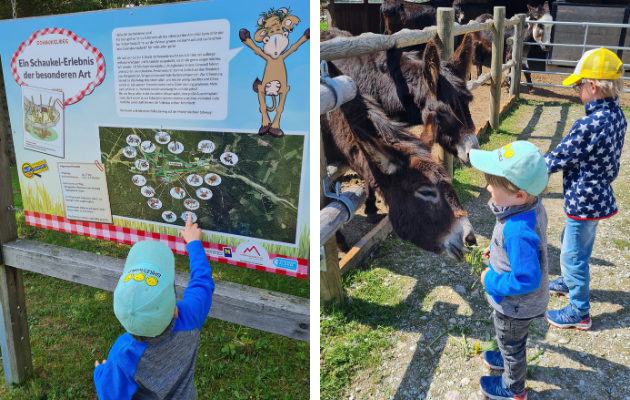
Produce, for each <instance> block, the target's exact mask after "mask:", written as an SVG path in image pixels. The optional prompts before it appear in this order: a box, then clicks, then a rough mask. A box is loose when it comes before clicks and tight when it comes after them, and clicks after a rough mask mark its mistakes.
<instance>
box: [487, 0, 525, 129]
mask: <svg viewBox="0 0 630 400" xmlns="http://www.w3.org/2000/svg"><path fill="white" fill-rule="evenodd" d="M504 32H505V7H494V26H493V27H492V65H491V66H490V76H491V77H492V80H491V81H490V118H489V119H488V121H489V122H490V127H491V128H492V129H498V128H499V112H500V108H501V81H502V80H503V68H502V67H503V33H504ZM519 81H520V76H519Z"/></svg>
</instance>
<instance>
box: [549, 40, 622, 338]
mask: <svg viewBox="0 0 630 400" xmlns="http://www.w3.org/2000/svg"><path fill="white" fill-rule="evenodd" d="M622 75H623V63H622V62H621V60H620V59H619V57H617V55H616V54H615V53H613V52H612V51H610V50H607V49H604V48H599V49H595V50H591V51H587V52H586V53H584V55H583V56H582V58H581V59H580V61H579V63H578V65H577V67H576V68H575V71H574V73H573V74H572V75H571V76H569V77H568V78H567V79H565V80H564V82H562V84H563V85H565V86H573V87H574V88H575V89H576V90H578V93H579V95H580V100H582V103H584V104H585V106H586V108H585V111H586V116H585V117H582V118H580V119H578V120H577V121H576V122H575V124H573V126H572V127H571V131H569V134H568V135H567V136H566V137H565V138H564V139H562V142H560V144H558V146H557V147H556V148H555V149H554V150H553V151H552V152H551V153H549V154H547V155H545V161H546V162H547V168H548V170H549V173H550V174H552V173H554V172H558V171H562V172H563V189H564V211H565V213H566V214H567V222H566V225H565V227H564V230H563V232H562V239H561V241H562V245H561V250H560V252H561V253H560V268H561V273H562V276H560V278H558V279H556V280H554V281H551V282H549V291H550V292H551V293H555V294H561V295H564V296H568V297H569V298H570V299H569V305H568V306H566V307H565V308H563V309H560V310H554V311H548V312H547V313H546V315H545V316H546V318H547V322H549V324H551V325H552V326H555V327H557V328H572V327H573V328H577V329H581V330H588V329H590V328H591V326H592V321H591V316H590V312H589V310H590V308H591V305H590V303H589V281H590V277H589V265H588V259H589V258H590V256H591V252H592V251H593V244H594V243H595V230H596V229H597V224H598V223H599V221H600V220H601V219H604V218H610V217H612V216H613V215H615V214H616V213H617V204H616V202H615V195H614V193H613V189H612V187H611V186H610V184H611V183H612V181H614V180H615V178H617V175H618V174H619V160H620V158H621V149H622V148H623V142H624V138H625V135H626V127H627V123H626V117H625V116H624V114H623V111H622V110H621V108H620V107H619V96H620V95H621V91H622V90H623V83H622V81H621V76H622Z"/></svg>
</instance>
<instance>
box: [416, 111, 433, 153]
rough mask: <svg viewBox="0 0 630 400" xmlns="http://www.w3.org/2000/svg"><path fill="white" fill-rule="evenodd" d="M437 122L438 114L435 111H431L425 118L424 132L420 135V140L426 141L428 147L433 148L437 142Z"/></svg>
mask: <svg viewBox="0 0 630 400" xmlns="http://www.w3.org/2000/svg"><path fill="white" fill-rule="evenodd" d="M436 123H437V114H436V113H435V111H431V112H429V114H428V115H427V117H426V118H425V121H424V124H423V129H422V134H421V135H420V140H421V141H422V143H424V144H425V145H426V146H427V148H428V149H431V148H432V147H433V145H434V144H435V136H436V135H435V133H436V131H437V129H436V126H435V125H436Z"/></svg>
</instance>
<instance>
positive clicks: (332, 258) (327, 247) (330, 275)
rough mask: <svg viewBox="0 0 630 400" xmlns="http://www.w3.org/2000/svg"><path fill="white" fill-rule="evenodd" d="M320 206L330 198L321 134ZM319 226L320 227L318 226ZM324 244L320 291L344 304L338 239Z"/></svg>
mask: <svg viewBox="0 0 630 400" xmlns="http://www.w3.org/2000/svg"><path fill="white" fill-rule="evenodd" d="M319 152H320V153H319V154H320V162H319V178H320V179H319V181H320V192H319V208H320V209H322V208H324V207H326V205H327V204H328V198H327V197H326V196H324V189H323V184H322V179H324V178H325V177H326V176H327V172H326V163H325V162H324V142H323V140H322V137H321V133H320V136H319ZM318 228H319V227H318ZM319 245H320V246H324V256H325V257H326V271H320V273H319V279H320V283H319V292H320V297H321V300H322V302H324V303H326V302H334V303H335V304H337V305H339V304H343V299H344V293H343V287H342V286H341V270H340V269H339V256H338V252H337V240H336V239H335V237H334V236H333V237H331V238H330V239H329V240H328V241H327V242H326V243H320V244H319Z"/></svg>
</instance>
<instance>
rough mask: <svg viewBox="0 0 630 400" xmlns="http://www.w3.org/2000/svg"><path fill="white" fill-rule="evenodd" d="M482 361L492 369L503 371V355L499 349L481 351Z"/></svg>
mask: <svg viewBox="0 0 630 400" xmlns="http://www.w3.org/2000/svg"><path fill="white" fill-rule="evenodd" d="M483 363H484V364H486V365H487V366H488V367H490V369H492V370H494V371H503V370H504V369H505V367H504V366H503V356H502V355H501V352H500V351H485V352H484V353H483Z"/></svg>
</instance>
